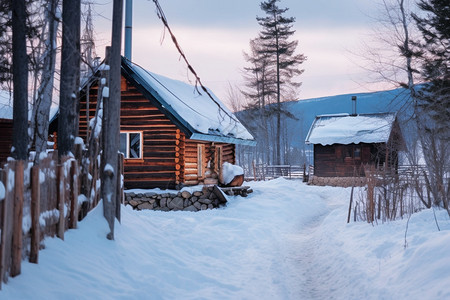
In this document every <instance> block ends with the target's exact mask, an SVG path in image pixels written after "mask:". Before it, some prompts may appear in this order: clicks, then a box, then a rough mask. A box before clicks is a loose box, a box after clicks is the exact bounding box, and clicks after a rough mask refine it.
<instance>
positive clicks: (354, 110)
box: [352, 96, 357, 116]
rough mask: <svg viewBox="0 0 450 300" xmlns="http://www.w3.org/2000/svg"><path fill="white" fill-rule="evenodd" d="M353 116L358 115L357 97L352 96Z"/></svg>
mask: <svg viewBox="0 0 450 300" xmlns="http://www.w3.org/2000/svg"><path fill="white" fill-rule="evenodd" d="M352 116H357V114H356V96H352Z"/></svg>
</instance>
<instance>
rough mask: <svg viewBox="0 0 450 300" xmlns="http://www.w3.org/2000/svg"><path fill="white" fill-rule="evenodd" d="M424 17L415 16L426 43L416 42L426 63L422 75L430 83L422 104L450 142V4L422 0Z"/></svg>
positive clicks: (435, 128)
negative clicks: (449, 131) (449, 129)
mask: <svg viewBox="0 0 450 300" xmlns="http://www.w3.org/2000/svg"><path fill="white" fill-rule="evenodd" d="M418 6H419V8H420V9H421V10H422V12H423V13H424V16H418V15H416V14H413V18H414V20H415V21H416V24H417V27H418V29H419V30H420V32H421V34H422V38H423V40H422V41H421V42H415V43H414V45H415V46H416V47H417V48H418V51H416V52H417V53H419V55H418V56H419V59H420V60H421V61H422V62H423V63H422V72H421V75H422V76H423V79H424V81H425V82H427V83H428V84H427V85H425V87H424V89H423V90H422V91H421V92H420V93H419V95H418V97H419V105H420V108H421V109H423V110H424V111H425V112H426V113H427V114H428V115H429V116H430V117H431V118H432V119H433V120H434V121H435V122H434V124H433V130H435V131H436V132H437V133H438V134H439V135H440V136H441V137H442V138H443V139H444V140H447V141H448V140H449V133H448V128H450V2H449V1H448V0H421V1H419V2H418Z"/></svg>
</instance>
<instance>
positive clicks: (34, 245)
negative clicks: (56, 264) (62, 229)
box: [29, 166, 41, 264]
mask: <svg viewBox="0 0 450 300" xmlns="http://www.w3.org/2000/svg"><path fill="white" fill-rule="evenodd" d="M39 173H40V169H39V166H34V167H32V168H31V244H30V258H29V262H30V263H35V264H37V263H38V260H39V244H40V240H41V228H40V224H39V217H40V205H41V204H40V202H41V184H40V182H39Z"/></svg>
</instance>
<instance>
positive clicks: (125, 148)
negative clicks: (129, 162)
mask: <svg viewBox="0 0 450 300" xmlns="http://www.w3.org/2000/svg"><path fill="white" fill-rule="evenodd" d="M120 152H122V153H123V155H124V157H125V158H126V159H142V132H121V133H120Z"/></svg>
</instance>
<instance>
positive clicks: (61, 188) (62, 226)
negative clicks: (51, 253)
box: [56, 165, 65, 240]
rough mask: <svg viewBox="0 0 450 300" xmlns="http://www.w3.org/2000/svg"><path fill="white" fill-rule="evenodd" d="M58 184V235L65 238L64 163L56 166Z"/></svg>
mask: <svg viewBox="0 0 450 300" xmlns="http://www.w3.org/2000/svg"><path fill="white" fill-rule="evenodd" d="M56 185H57V189H56V190H57V194H56V195H57V205H58V207H57V209H58V211H59V221H58V226H57V232H56V235H57V236H58V237H59V238H60V239H62V240H64V230H65V223H64V191H65V186H64V185H65V184H64V165H57V166H56Z"/></svg>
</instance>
